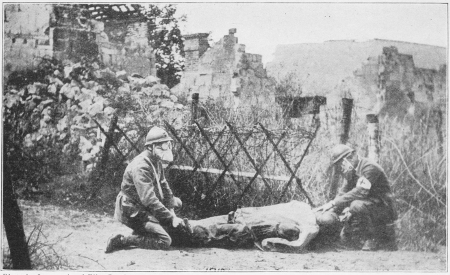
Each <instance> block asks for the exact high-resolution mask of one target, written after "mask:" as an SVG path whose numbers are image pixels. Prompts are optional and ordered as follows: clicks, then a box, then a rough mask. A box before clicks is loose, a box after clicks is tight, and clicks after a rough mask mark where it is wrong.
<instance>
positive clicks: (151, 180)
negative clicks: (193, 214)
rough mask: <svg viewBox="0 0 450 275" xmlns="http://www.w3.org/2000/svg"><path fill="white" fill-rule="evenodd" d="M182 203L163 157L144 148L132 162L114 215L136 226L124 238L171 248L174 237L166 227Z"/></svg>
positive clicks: (152, 246)
mask: <svg viewBox="0 0 450 275" xmlns="http://www.w3.org/2000/svg"><path fill="white" fill-rule="evenodd" d="M179 207H181V200H180V199H178V198H176V197H174V196H173V193H172V190H171V189H170V187H169V184H168V182H167V180H166V178H165V175H164V170H163V167H162V164H161V162H160V161H158V160H157V158H156V157H155V156H153V155H152V154H151V153H150V152H149V151H148V150H144V151H143V152H142V153H141V154H139V155H138V156H136V157H135V158H134V159H133V161H132V162H131V163H130V164H128V166H127V168H126V170H125V173H124V175H123V180H122V184H121V191H120V193H119V194H118V195H117V199H116V208H115V213H114V217H115V218H116V219H117V220H118V221H120V222H121V223H123V224H125V225H126V226H128V227H130V228H131V229H133V230H134V232H133V236H130V237H125V240H124V242H125V243H127V244H128V245H135V246H138V247H142V248H147V249H167V248H168V247H169V246H170V244H171V242H172V240H171V238H170V236H169V234H168V233H167V230H166V229H165V228H164V227H166V226H168V225H169V224H170V223H171V221H172V219H173V216H174V214H173V213H172V212H171V209H174V208H179Z"/></svg>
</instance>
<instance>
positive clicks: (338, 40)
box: [277, 38, 446, 49]
mask: <svg viewBox="0 0 450 275" xmlns="http://www.w3.org/2000/svg"><path fill="white" fill-rule="evenodd" d="M371 41H380V42H394V43H403V44H412V45H420V46H429V47H437V48H441V49H446V47H442V46H436V45H430V44H422V43H415V42H408V41H401V40H390V39H382V38H374V39H369V40H365V41H356V40H354V39H336V40H325V41H323V42H306V43H301V42H300V43H290V44H279V45H277V47H279V46H295V45H323V44H325V43H342V42H347V43H367V42H371Z"/></svg>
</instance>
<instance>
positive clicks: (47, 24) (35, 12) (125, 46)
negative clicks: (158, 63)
mask: <svg viewBox="0 0 450 275" xmlns="http://www.w3.org/2000/svg"><path fill="white" fill-rule="evenodd" d="M89 15H90V13H89V12H86V10H83V9H82V8H80V7H79V6H77V5H68V4H25V5H24V4H8V5H5V17H6V18H5V19H6V20H5V28H4V31H5V39H4V49H5V70H4V75H5V76H7V75H8V74H9V72H11V71H13V70H18V69H24V68H33V67H34V66H36V65H37V64H38V62H39V61H40V58H39V57H43V56H47V57H50V58H52V57H55V58H57V59H58V60H65V59H70V60H72V61H74V62H78V61H79V59H80V57H81V56H91V57H100V60H101V61H103V63H104V64H105V65H107V66H109V67H110V68H112V69H115V70H125V71H127V72H129V73H138V74H140V75H142V76H144V77H146V76H148V75H156V68H155V57H154V54H153V53H152V49H151V47H150V46H148V41H147V37H146V35H147V24H146V22H142V21H141V22H136V21H133V22H127V21H126V20H109V21H108V22H102V21H99V20H95V19H92V18H90V16H89ZM118 32H119V33H121V34H123V33H126V35H125V36H124V39H122V40H124V41H115V40H114V39H112V41H110V39H109V38H110V37H111V38H114V37H115V34H117V33H118Z"/></svg>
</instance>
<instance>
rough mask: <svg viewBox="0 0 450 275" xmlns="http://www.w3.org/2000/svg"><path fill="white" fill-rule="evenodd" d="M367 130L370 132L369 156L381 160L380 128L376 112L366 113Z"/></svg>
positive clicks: (376, 160) (377, 160)
mask: <svg viewBox="0 0 450 275" xmlns="http://www.w3.org/2000/svg"><path fill="white" fill-rule="evenodd" d="M366 120H367V131H368V133H369V148H368V155H367V157H368V158H370V159H372V160H374V161H375V162H377V163H378V162H379V161H380V129H379V123H378V116H377V115H375V114H368V115H366Z"/></svg>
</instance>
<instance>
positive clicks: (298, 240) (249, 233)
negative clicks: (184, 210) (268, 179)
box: [171, 201, 319, 253]
mask: <svg viewBox="0 0 450 275" xmlns="http://www.w3.org/2000/svg"><path fill="white" fill-rule="evenodd" d="M187 223H188V224H189V227H190V230H189V232H188V233H186V232H185V233H181V232H179V231H176V232H175V231H174V232H171V236H172V239H173V244H174V245H186V246H197V247H198V246H200V247H230V248H231V247H252V246H254V245H256V246H257V247H258V248H259V249H263V250H265V251H278V252H289V253H299V252H303V251H305V248H306V246H307V245H308V243H309V242H310V241H311V240H312V239H313V238H314V237H315V236H316V235H317V233H318V232H319V226H318V225H317V223H316V218H315V215H314V212H313V211H312V209H311V207H310V206H309V205H308V204H306V203H304V202H300V201H291V202H288V203H281V204H276V205H270V206H262V207H245V208H241V209H238V210H237V211H233V212H230V213H229V214H228V215H222V216H214V217H210V218H206V219H202V220H189V221H187Z"/></svg>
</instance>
